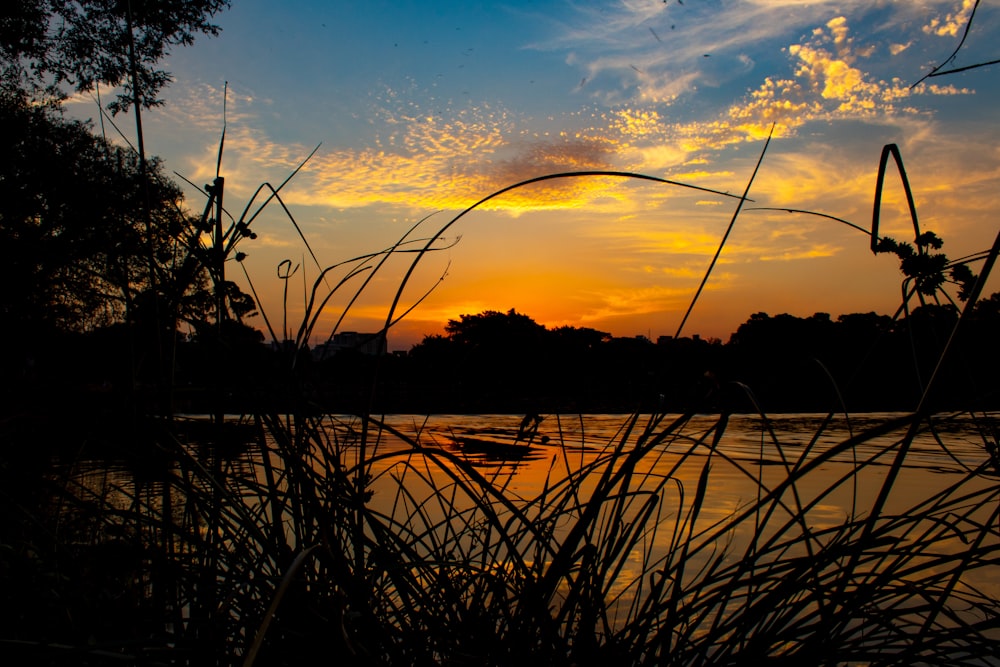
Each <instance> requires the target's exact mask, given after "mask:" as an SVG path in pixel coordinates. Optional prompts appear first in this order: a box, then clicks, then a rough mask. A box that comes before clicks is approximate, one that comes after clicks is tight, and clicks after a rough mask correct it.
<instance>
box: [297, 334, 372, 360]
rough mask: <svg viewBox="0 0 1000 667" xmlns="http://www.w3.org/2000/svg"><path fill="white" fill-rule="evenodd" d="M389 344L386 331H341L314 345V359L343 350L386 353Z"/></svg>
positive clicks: (329, 356)
mask: <svg viewBox="0 0 1000 667" xmlns="http://www.w3.org/2000/svg"><path fill="white" fill-rule="evenodd" d="M387 348H388V344H387V341H386V337H385V332H379V333H361V332H358V331H341V332H338V333H335V334H333V337H331V338H330V340H328V341H326V342H325V343H320V344H318V345H316V346H315V347H313V349H312V354H313V358H314V359H329V358H331V357H333V356H334V355H335V354H337V353H338V352H340V351H341V350H356V351H358V352H360V353H361V354H370V355H379V354H385V353H386V349H387Z"/></svg>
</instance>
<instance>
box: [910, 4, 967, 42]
mask: <svg viewBox="0 0 1000 667" xmlns="http://www.w3.org/2000/svg"><path fill="white" fill-rule="evenodd" d="M975 5H976V0H962V6H961V7H960V8H959V10H958V11H957V12H954V13H949V14H947V15H946V16H945V17H944V18H941V17H937V16H936V17H934V18H933V19H931V22H930V23H928V24H926V25H925V26H923V28H922V30H923V31H924V32H925V33H926V34H928V35H937V36H938V37H956V36H958V32H959V31H960V30H964V29H965V24H966V23H968V21H969V15H970V14H971V13H972V8H973V7H975Z"/></svg>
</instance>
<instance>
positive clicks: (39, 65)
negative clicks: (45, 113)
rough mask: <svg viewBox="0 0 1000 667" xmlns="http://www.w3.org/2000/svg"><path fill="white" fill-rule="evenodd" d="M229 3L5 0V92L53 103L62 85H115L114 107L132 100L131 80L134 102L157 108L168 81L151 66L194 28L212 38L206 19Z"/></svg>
mask: <svg viewBox="0 0 1000 667" xmlns="http://www.w3.org/2000/svg"><path fill="white" fill-rule="evenodd" d="M229 5H230V2H229V0H131V1H130V0H8V1H7V2H5V3H4V4H3V9H2V10H0V11H2V13H0V68H2V74H3V76H2V79H0V80H2V81H3V84H2V85H3V87H4V88H5V89H6V90H7V91H8V92H9V91H11V90H14V89H20V90H21V91H25V92H27V93H28V94H29V95H30V96H31V97H33V98H40V99H46V98H47V99H55V100H59V99H62V98H63V97H64V96H65V94H66V93H65V92H64V91H63V89H62V86H63V85H64V84H65V85H68V86H70V87H71V88H72V89H73V90H75V91H77V92H88V91H91V90H93V89H94V88H95V87H96V86H98V85H101V84H104V85H109V86H122V88H123V90H122V92H121V94H119V95H118V97H117V99H116V100H115V101H113V102H111V103H110V104H109V108H110V109H111V110H112V111H113V112H119V111H125V110H127V109H128V108H129V106H130V105H131V104H132V103H133V101H134V99H135V96H134V92H135V91H134V90H133V85H134V81H133V78H134V79H135V81H138V82H139V86H140V88H139V91H138V92H139V98H138V99H139V100H140V102H141V105H142V106H143V107H152V106H156V105H157V104H160V101H159V100H158V99H157V97H156V96H157V94H158V93H159V91H160V90H161V89H162V88H163V87H164V86H165V85H166V84H167V83H169V81H170V75H169V73H168V72H166V71H165V70H163V69H159V68H157V67H156V64H157V63H158V62H159V61H161V60H162V59H163V58H164V57H165V56H166V55H167V54H168V53H169V52H170V48H171V47H173V46H181V45H190V44H192V43H193V42H194V38H195V35H197V34H199V33H202V34H208V35H217V34H218V32H219V28H218V26H216V25H214V24H213V23H211V18H212V17H214V16H215V15H216V14H217V13H219V12H220V11H222V10H223V9H225V8H227V7H229ZM133 55H134V58H133ZM133 66H134V67H135V70H134V72H133V70H132V67H133Z"/></svg>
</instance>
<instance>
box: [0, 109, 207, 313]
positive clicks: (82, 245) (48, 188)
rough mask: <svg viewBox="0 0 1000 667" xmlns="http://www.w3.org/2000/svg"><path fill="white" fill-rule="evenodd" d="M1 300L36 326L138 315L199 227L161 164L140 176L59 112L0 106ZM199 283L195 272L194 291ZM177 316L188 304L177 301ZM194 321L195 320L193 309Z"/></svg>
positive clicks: (123, 155)
mask: <svg viewBox="0 0 1000 667" xmlns="http://www.w3.org/2000/svg"><path fill="white" fill-rule="evenodd" d="M0 124H2V125H3V127H4V128H5V132H4V134H3V139H2V140H0V141H2V143H3V154H4V155H5V156H6V157H5V159H4V161H3V163H2V164H0V223H2V224H0V235H2V238H0V253H2V259H0V272H2V275H0V303H2V308H3V312H4V313H5V315H6V316H7V317H8V318H10V321H17V322H19V323H20V325H21V326H22V327H25V328H27V329H28V330H33V329H35V328H37V327H52V328H58V329H61V330H68V331H80V330H90V329H93V328H94V327H97V326H107V325H109V324H112V323H114V322H121V321H124V320H125V319H126V317H127V316H128V314H132V315H135V314H136V313H137V312H138V310H140V309H141V303H140V300H141V299H140V297H141V295H142V294H143V293H144V292H148V291H149V290H151V289H152V288H153V286H154V285H161V286H162V285H165V284H167V283H168V282H169V281H170V279H169V274H170V273H171V271H172V270H173V267H174V266H175V265H176V264H178V263H179V261H180V256H181V251H182V248H180V247H179V245H178V242H177V239H178V237H180V236H181V235H183V234H185V233H191V229H192V224H193V221H192V220H191V219H190V218H189V217H188V216H187V215H186V214H185V213H183V211H182V210H181V209H180V208H179V201H180V198H181V195H180V191H179V190H178V189H177V187H176V186H174V185H173V184H171V183H169V182H168V181H166V180H165V179H164V178H163V177H162V175H161V173H160V167H159V164H158V163H157V162H155V161H153V162H151V163H149V164H148V165H147V169H146V172H147V174H148V176H147V177H144V176H143V172H142V170H141V169H140V168H139V165H138V163H137V160H136V157H135V155H134V154H133V153H131V152H130V151H127V150H124V149H122V148H120V147H116V146H113V145H111V144H108V143H107V142H105V141H103V140H102V139H100V138H99V137H96V136H94V135H93V133H92V132H91V130H90V128H89V127H88V126H87V125H86V124H83V123H80V122H76V121H70V120H66V119H64V118H63V117H62V116H61V115H60V114H59V112H58V111H54V110H51V109H48V108H46V107H39V106H29V105H26V104H20V103H17V102H12V103H4V104H0ZM200 281H201V279H200V278H199V277H198V276H197V275H193V276H191V280H190V284H189V285H186V286H185V289H183V290H181V291H182V293H183V292H186V291H187V288H189V287H191V286H195V287H197V286H198V285H199V284H200ZM177 306H178V309H179V312H178V314H179V315H182V314H183V313H184V312H185V311H188V310H189V309H188V308H187V304H181V303H178V304H177ZM187 316H188V317H191V318H193V317H195V315H194V313H192V312H188V313H187Z"/></svg>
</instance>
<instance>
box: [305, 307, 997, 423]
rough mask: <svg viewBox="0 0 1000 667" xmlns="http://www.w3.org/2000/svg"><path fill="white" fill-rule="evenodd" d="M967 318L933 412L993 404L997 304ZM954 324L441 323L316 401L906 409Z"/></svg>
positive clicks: (937, 320) (501, 408)
mask: <svg viewBox="0 0 1000 667" xmlns="http://www.w3.org/2000/svg"><path fill="white" fill-rule="evenodd" d="M973 315H974V316H973V317H972V318H971V319H970V320H968V321H967V322H966V323H965V325H964V328H963V329H962V330H960V337H959V340H958V341H957V343H956V345H955V346H954V349H953V352H952V354H951V355H950V356H949V358H948V363H946V364H945V365H944V366H943V368H942V369H941V370H940V371H939V373H940V374H941V377H940V379H939V381H940V382H941V383H942V385H943V386H945V387H946V388H947V389H946V390H945V391H944V392H941V393H940V394H939V395H938V396H937V397H936V400H937V405H938V406H939V407H940V408H941V409H947V408H949V407H954V406H959V405H963V406H969V405H977V406H978V407H981V408H983V409H986V408H990V407H993V408H995V407H996V404H997V396H996V393H995V390H993V389H992V387H993V385H994V379H995V378H996V377H997V373H998V371H1000V356H998V355H997V353H996V348H995V345H996V340H998V339H1000V338H998V334H1000V294H993V295H992V296H991V297H989V298H987V299H982V300H981V301H980V302H979V303H977V304H976V306H975V309H974V311H973ZM957 318H958V312H957V310H956V308H955V307H953V306H951V305H941V304H931V303H928V304H925V305H923V306H919V307H917V308H915V309H914V310H913V311H912V312H910V313H909V314H907V315H905V316H903V317H899V318H893V317H890V316H888V315H878V314H876V313H854V314H845V315H840V316H839V317H837V318H835V319H834V318H832V317H831V316H830V315H828V314H826V313H816V314H814V315H812V316H810V317H796V316H792V315H788V314H780V315H775V316H771V315H768V314H767V313H755V314H753V315H751V316H750V318H749V319H748V320H747V321H746V322H744V323H743V324H741V325H740V326H739V327H738V328H737V330H736V332H735V333H733V334H732V336H731V337H730V339H729V340H728V341H726V342H723V341H721V340H710V339H703V338H700V337H698V336H694V337H690V338H687V337H685V338H677V339H673V338H668V337H661V338H660V339H658V340H657V341H655V342H654V341H651V340H649V339H647V338H645V337H642V336H638V337H634V338H621V337H614V336H611V335H610V334H608V333H607V332H603V331H598V330H595V329H590V328H586V327H583V328H577V327H556V328H553V329H548V328H546V327H545V326H543V325H541V324H538V323H537V322H535V321H534V320H533V319H532V318H531V317H529V316H527V315H524V314H522V313H518V312H517V311H515V310H513V309H512V310H510V311H508V312H506V313H505V312H499V311H486V312H482V313H479V314H475V315H463V316H461V317H460V319H458V320H451V321H449V322H448V324H447V326H446V327H445V333H444V334H442V335H432V336H427V337H425V338H424V340H423V341H422V342H420V343H419V344H417V345H415V346H414V347H413V348H412V349H411V350H410V351H409V352H408V354H406V355H399V356H394V357H388V358H385V359H381V360H379V359H375V358H372V357H368V356H365V355H362V354H359V353H351V352H350V351H342V352H340V353H338V354H337V355H336V356H335V357H334V358H333V359H330V360H327V361H323V362H320V363H317V364H315V366H316V368H315V369H313V372H312V376H313V378H314V380H313V381H314V382H315V383H316V388H317V396H320V397H322V398H321V399H320V400H325V401H327V402H328V403H330V404H333V405H339V406H341V407H343V408H345V409H347V408H352V407H362V406H361V403H362V402H363V401H367V400H369V397H370V396H374V397H375V398H374V404H373V406H374V407H375V409H382V410H385V411H387V412H417V413H423V412H437V413H441V412H493V411H497V412H524V413H528V412H549V411H558V412H566V413H573V412H631V411H634V410H644V411H648V410H657V409H666V410H669V411H678V410H681V409H686V408H688V407H692V406H694V407H697V406H702V407H703V408H704V409H728V410H736V411H754V410H756V409H758V408H759V409H762V410H765V411H768V412H777V411H827V410H841V409H846V410H849V411H852V412H853V411H883V410H912V409H914V408H915V407H916V405H917V403H918V402H919V400H920V398H921V394H922V391H923V388H924V387H925V386H926V384H927V381H928V379H929V378H930V375H931V373H933V372H934V369H935V366H936V363H937V359H938V356H939V354H940V351H941V350H942V349H943V347H944V344H945V342H946V341H947V340H948V337H949V336H950V335H951V332H952V329H953V328H954V325H955V322H956V321H957ZM373 380H374V381H375V382H376V383H377V386H376V388H375V391H374V393H372V392H370V391H369V389H370V382H372V381H373Z"/></svg>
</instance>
